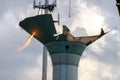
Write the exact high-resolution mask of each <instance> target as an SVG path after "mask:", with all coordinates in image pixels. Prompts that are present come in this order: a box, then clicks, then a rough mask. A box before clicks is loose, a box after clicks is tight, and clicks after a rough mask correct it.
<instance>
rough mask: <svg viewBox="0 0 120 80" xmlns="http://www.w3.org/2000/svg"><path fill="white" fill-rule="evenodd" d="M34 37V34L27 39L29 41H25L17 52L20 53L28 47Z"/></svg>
mask: <svg viewBox="0 0 120 80" xmlns="http://www.w3.org/2000/svg"><path fill="white" fill-rule="evenodd" d="M34 35H35V32H34V33H33V34H32V35H31V36H30V37H29V39H28V40H27V42H26V43H25V44H24V45H23V46H22V47H20V48H19V49H18V50H17V51H22V50H24V49H25V48H26V47H28V46H29V44H30V42H31V41H32V39H33V36H34Z"/></svg>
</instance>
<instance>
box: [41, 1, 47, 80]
mask: <svg viewBox="0 0 120 80" xmlns="http://www.w3.org/2000/svg"><path fill="white" fill-rule="evenodd" d="M45 6H46V7H47V6H48V0H45ZM45 14H48V9H47V8H46V9H45ZM42 80H47V48H46V47H45V46H44V47H43V63H42Z"/></svg>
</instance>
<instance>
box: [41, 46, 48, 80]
mask: <svg viewBox="0 0 120 80" xmlns="http://www.w3.org/2000/svg"><path fill="white" fill-rule="evenodd" d="M42 61H43V62H42V80H47V48H46V47H45V46H44V47H43V60H42Z"/></svg>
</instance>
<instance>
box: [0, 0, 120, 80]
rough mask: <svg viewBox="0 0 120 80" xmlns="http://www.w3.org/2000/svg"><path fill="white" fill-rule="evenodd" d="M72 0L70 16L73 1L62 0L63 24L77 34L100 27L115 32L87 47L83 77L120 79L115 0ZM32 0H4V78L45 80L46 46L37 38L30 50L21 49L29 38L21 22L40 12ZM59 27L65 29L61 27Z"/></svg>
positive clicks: (0, 71) (0, 58)
mask: <svg viewBox="0 0 120 80" xmlns="http://www.w3.org/2000/svg"><path fill="white" fill-rule="evenodd" d="M38 1H39V0H36V2H38ZM51 1H52V0H51ZM71 1H72V4H71V17H70V18H69V17H68V11H69V10H68V7H69V5H68V2H69V0H58V1H57V4H58V5H57V8H56V9H55V11H54V13H53V16H54V19H57V16H56V15H57V14H58V13H60V16H61V17H60V18H61V20H60V22H61V25H63V24H65V25H67V26H68V27H69V28H70V30H71V32H72V34H73V35H74V36H86V35H94V34H99V32H100V28H104V30H105V31H109V30H110V31H111V32H109V33H108V34H107V35H105V36H104V37H102V38H101V39H99V40H97V41H96V42H94V43H93V44H92V45H90V46H88V47H87V48H86V49H85V51H84V53H83V55H82V56H81V61H80V63H79V73H78V77H79V80H119V79H120V69H119V67H120V27H119V25H120V17H119V14H118V12H117V8H116V2H115V0H71ZM32 2H33V0H0V6H1V7H0V17H1V18H0V80H41V72H42V71H41V70H42V52H43V45H42V44H41V43H40V42H38V41H37V40H36V39H33V41H32V42H31V44H30V45H29V46H28V47H27V48H26V49H24V50H23V51H21V52H19V51H17V49H18V48H19V47H21V46H22V45H23V44H24V43H25V42H26V41H27V39H28V37H29V34H28V33H27V32H25V31H24V30H22V29H21V28H20V27H19V25H18V24H19V22H20V21H21V20H23V19H24V18H26V17H29V16H34V15H36V14H37V10H33V8H32V7H33V6H32ZM56 29H57V32H58V33H60V32H61V26H56ZM48 57H49V56H48ZM48 59H49V64H48V80H52V64H51V61H50V58H48Z"/></svg>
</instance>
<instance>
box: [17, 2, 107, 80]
mask: <svg viewBox="0 0 120 80" xmlns="http://www.w3.org/2000/svg"><path fill="white" fill-rule="evenodd" d="M55 2H56V0H55ZM55 2H54V3H53V4H50V5H49V4H48V1H47V0H46V3H45V5H35V2H34V8H39V9H45V14H40V15H36V16H33V17H28V18H26V19H24V20H22V21H21V22H20V23H19V25H20V27H22V28H23V29H24V30H25V31H27V32H28V33H29V34H33V33H35V35H34V37H35V38H36V39H37V40H38V41H40V42H41V43H43V44H44V45H45V46H46V47H47V49H48V51H49V54H50V56H51V60H52V64H53V80H78V64H79V61H80V57H81V55H82V53H83V51H84V49H85V48H86V47H87V46H88V45H90V44H91V43H93V42H94V41H96V40H97V39H99V38H100V37H102V36H103V35H104V34H106V33H104V31H103V29H101V33H100V34H99V35H95V36H83V37H74V36H73V35H72V34H71V33H70V30H69V29H68V28H67V26H66V25H63V33H62V34H59V35H57V36H54V34H57V32H56V29H55V25H54V23H55V22H59V21H54V20H53V18H52V15H51V14H48V13H49V11H50V12H51V11H53V9H54V7H55V6H56V4H55Z"/></svg>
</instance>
